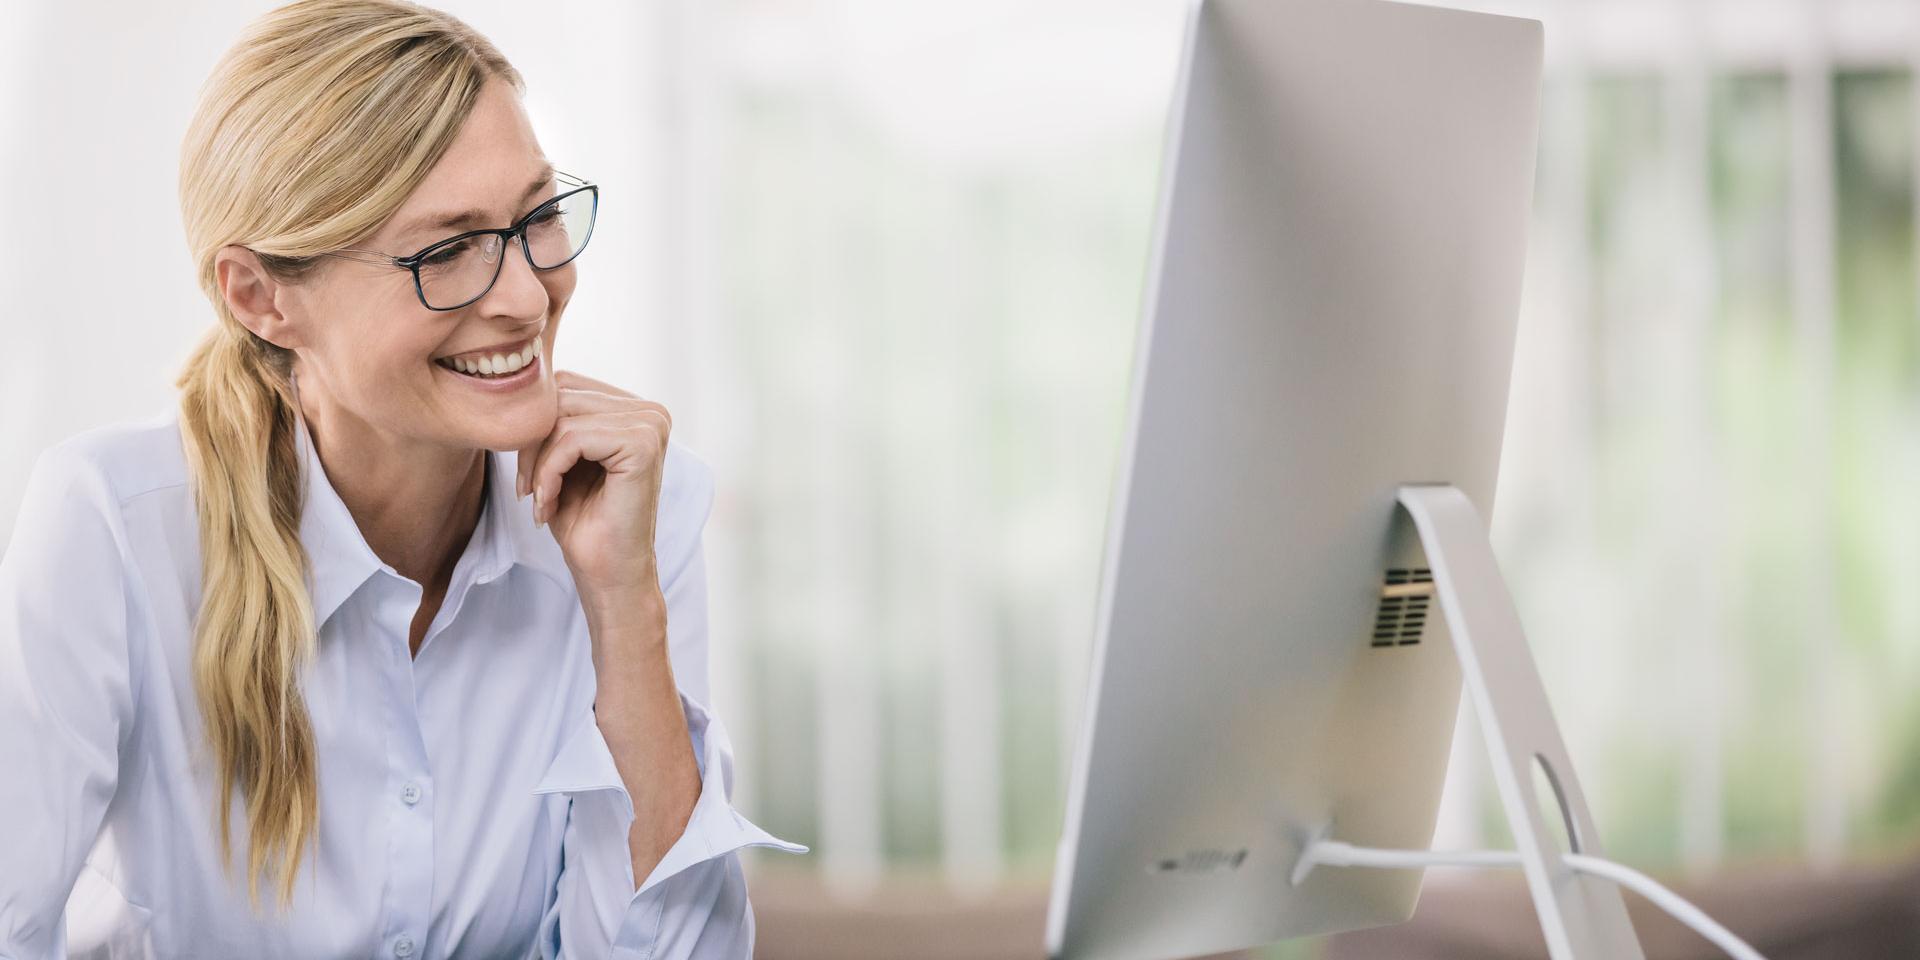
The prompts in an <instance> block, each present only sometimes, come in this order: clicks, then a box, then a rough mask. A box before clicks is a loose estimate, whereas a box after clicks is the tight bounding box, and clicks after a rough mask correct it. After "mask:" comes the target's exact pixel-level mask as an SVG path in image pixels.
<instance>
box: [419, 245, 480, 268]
mask: <svg viewBox="0 0 1920 960" xmlns="http://www.w3.org/2000/svg"><path fill="white" fill-rule="evenodd" d="M472 248H473V240H472V239H471V238H469V239H466V240H462V241H460V242H459V243H450V244H447V245H446V246H444V247H441V248H440V249H438V250H435V251H434V252H432V253H430V254H428V255H427V256H426V258H425V259H423V260H421V261H420V262H421V264H423V265H425V266H430V267H441V266H445V265H447V264H449V263H452V262H453V261H454V260H455V259H457V258H458V257H459V256H460V255H461V254H463V253H466V252H467V251H468V250H470V249H472Z"/></svg>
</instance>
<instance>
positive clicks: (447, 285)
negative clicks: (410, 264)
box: [420, 190, 594, 310]
mask: <svg viewBox="0 0 1920 960" xmlns="http://www.w3.org/2000/svg"><path fill="white" fill-rule="evenodd" d="M593 216H594V192H593V191H592V190H581V191H579V192H577V193H573V194H569V195H567V196H565V197H561V198H560V199H559V200H558V201H557V202H551V203H547V204H545V205H543V206H541V207H540V208H539V209H538V210H536V211H535V212H534V214H533V216H532V217H531V219H529V220H528V222H527V230H526V244H527V255H528V257H529V258H530V259H531V260H532V261H533V265H534V266H535V267H538V268H540V269H542V270H550V269H552V268H554V267H557V266H560V265H561V264H563V263H566V262H567V261H568V260H571V259H573V258H574V257H575V256H577V255H578V254H579V253H580V250H581V248H582V247H585V246H586V245H587V236H588V235H589V234H590V233H592V232H593ZM504 246H505V245H504V243H503V241H502V239H501V237H500V235H499V234H497V233H496V234H482V235H480V236H477V237H466V238H464V239H461V240H457V241H455V242H453V243H450V244H447V245H445V246H442V247H438V248H435V249H434V250H433V251H432V252H430V253H428V254H427V255H426V257H425V258H424V259H422V260H421V261H420V294H421V296H422V298H424V299H425V300H426V303H427V306H429V307H432V308H434V309H439V310H445V309H449V308H452V307H456V306H460V305H462V304H465V303H467V302H469V301H472V300H476V299H478V298H479V297H480V296H481V295H482V294H484V293H486V292H487V290H488V288H490V287H492V286H493V281H494V278H495V277H497V276H498V275H499V273H500V256H501V254H502V252H503V251H504Z"/></svg>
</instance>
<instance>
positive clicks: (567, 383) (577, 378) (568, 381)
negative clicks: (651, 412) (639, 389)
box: [553, 370, 639, 400]
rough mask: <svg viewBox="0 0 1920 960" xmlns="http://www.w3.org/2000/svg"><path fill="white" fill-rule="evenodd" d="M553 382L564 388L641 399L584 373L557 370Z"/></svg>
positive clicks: (628, 391) (630, 392)
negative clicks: (578, 388) (582, 389)
mask: <svg viewBox="0 0 1920 960" xmlns="http://www.w3.org/2000/svg"><path fill="white" fill-rule="evenodd" d="M553 382H554V383H557V384H559V385H561V386H563V387H580V388H585V389H588V390H598V391H600V392H601V393H611V394H615V395H617V396H623V397H633V398H634V399H636V400H638V399H639V397H638V396H636V395H635V394H634V393H633V392H632V391H630V390H622V389H620V388H619V387H616V386H614V385H613V384H611V383H608V382H606V381H605V380H595V379H594V378H592V377H589V376H587V375H586V374H584V373H575V372H574V371H572V370H555V371H554V372H553Z"/></svg>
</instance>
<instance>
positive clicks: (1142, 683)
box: [1047, 0, 1541, 958]
mask: <svg viewBox="0 0 1920 960" xmlns="http://www.w3.org/2000/svg"><path fill="white" fill-rule="evenodd" d="M1540 68H1541V27H1540V24H1539V23H1538V22H1536V21H1532V20H1526V19H1518V18H1510V17H1501V16H1492V15H1486V14H1479V13H1470V12H1464V11H1459V10H1450V9H1442V8H1435V7H1428V6H1417V5H1410V4H1401V3H1393V2H1382V0H1203V2H1196V3H1193V4H1192V7H1191V10H1190V12H1189V19H1188V25H1187V33H1186V39H1185V47H1184V50H1183V53H1182V57H1181V65H1180V69H1179V73H1178V79H1177V82H1176V87H1175V92H1174V96H1173V103H1172V110H1171V113H1170V115H1169V122H1168V126H1167V132H1166V147H1165V153H1164V165H1163V170H1162V180H1161V192H1160V199H1159V206H1158V210H1157V217H1156V223H1155V228H1154V236H1153V241H1152V253H1151V262H1150V267H1149V269H1150V274H1149V276H1150V281H1149V284H1148V288H1147V294H1146V298H1145V302H1144V304H1143V311H1142V314H1143V316H1142V323H1141V327H1140V332H1139V339H1138V342H1137V344H1138V345H1137V350H1136V355H1135V369H1134V374H1133V382H1132V392H1131V397H1130V405H1129V410H1128V414H1127V420H1126V424H1127V426H1126V432H1125V439H1124V446H1123V450H1122V453H1121V458H1120V467H1119V475H1118V478H1117V480H1116V483H1115V487H1114V497H1113V506H1112V512H1111V515H1110V520H1109V524H1108V533H1107V545H1106V550H1105V553H1104V555H1103V558H1102V578H1101V586H1100V591H1099V598H1098V611H1097V615H1096V635H1095V641H1094V652H1093V661H1092V672H1091V678H1090V686H1089V694H1088V698H1087V706H1086V714H1085V718H1084V720H1083V727H1082V730H1081V735H1080V740H1079V743H1078V747H1077V751H1076V753H1075V756H1074V761H1073V770H1072V778H1071V781H1070V787H1069V794H1068V802H1067V811H1066V821H1065V829H1064V833H1063V836H1062V839H1061V843H1060V848H1059V855H1058V860H1057V863H1056V866H1055V874H1054V885H1053V893H1052V900H1051V903H1050V908H1049V912H1048V921H1047V949H1048V951H1049V953H1050V954H1052V955H1054V956H1071V957H1080V958H1149V957H1180V956H1195V955H1200V954H1205V953H1211V952H1217V951H1225V950H1231V949H1237V948H1243V947H1248V946H1252V945H1256V944H1263V943H1269V942H1272V941H1275V940H1280V939H1286V938H1291V937H1299V936H1308V935H1318V934H1325V933H1330V932H1334V931H1339V930H1346V929H1353V928H1359V927H1365V926H1373V925H1379V924H1385V923H1392V922H1396V921H1400V920H1404V919H1406V918H1407V917H1409V916H1410V915H1411V914H1412V911H1413V907H1414V903H1415V900H1416V898H1417V896H1418V893H1419V884H1420V881H1421V874H1420V872H1419V871H1417V870H1327V869H1322V870H1318V871H1315V872H1314V873H1312V874H1311V875H1310V876H1308V877H1307V878H1306V879H1305V880H1304V882H1301V883H1300V884H1299V885H1297V886H1296V885H1294V883H1292V882H1291V881H1292V879H1293V878H1292V874H1293V873H1294V871H1295V868H1296V867H1297V866H1299V861H1300V854H1301V851H1302V849H1303V847H1304V846H1305V844H1307V843H1308V842H1309V840H1310V839H1311V838H1312V837H1313V836H1315V834H1316V831H1324V830H1325V829H1326V827H1327V825H1328V824H1329V823H1332V824H1337V825H1338V832H1339V835H1340V838H1341V839H1342V840H1345V841H1348V842H1353V843H1360V844H1368V845H1373V846H1384V847H1400V848H1413V849H1424V848H1426V847H1427V846H1428V845H1429V844H1430V843H1431V841H1432V838H1433V831H1434V825H1435V819H1436V815H1437V811H1438V807H1439V800H1440V793H1441V786H1442V782H1443V780H1444V778H1445V775H1446V767H1447V759H1448V754H1449V748H1450V745H1451V743H1452V739H1453V735H1454V727H1455V720H1456V716H1457V711H1458V705H1459V702H1460V691H1461V668H1460V663H1459V661H1458V659H1457V658H1456V655H1455V652H1454V651H1453V649H1452V648H1451V646H1450V642H1449V637H1448V630H1447V627H1446V624H1445V623H1443V622H1442V618H1441V617H1440V616H1438V615H1429V614H1433V613H1434V607H1435V606H1436V604H1435V602H1434V599H1433V597H1432V590H1431V589H1430V586H1429V585H1430V582H1431V581H1430V577H1431V574H1430V572H1429V565H1428V563H1427V561H1426V559H1425V555H1424V553H1423V551H1422V548H1421V540H1420V537H1419V535H1418V534H1417V533H1415V532H1414V530H1413V529H1412V526H1411V524H1410V523H1409V522H1408V521H1407V519H1406V516H1405V514H1404V513H1403V512H1402V511H1401V510H1400V509H1399V508H1398V506H1397V500H1396V496H1397V494H1396V492H1397V491H1398V490H1400V489H1401V488H1402V487H1403V486H1404V485H1408V484H1445V485H1451V486H1452V487H1455V488H1457V489H1458V490H1460V491H1462V492H1464V494H1465V495H1466V497H1467V498H1468V499H1469V500H1470V501H1471V503H1472V506H1473V507H1474V508H1475V509H1477V511H1478V514H1479V516H1481V517H1490V516H1491V515H1492V510H1493V496H1494V479H1495V475H1496V472H1497V470H1498V466H1499V459H1500V444H1501V434H1502V429H1503V426H1504V423H1505V414H1506V406H1507V393H1508V381H1509V373H1510V370H1511V366H1512V362H1513V341H1514V330H1515V324H1516V319H1517V315H1518V309H1519V300H1520V287H1521V274H1522V265H1523V262H1524V259H1525V248H1526V228H1527V220H1528V213H1529V209H1530V201H1531V197H1532V185H1533V171H1534V155H1535V145H1536V140H1537V134H1536V130H1537V110H1538V95H1539V82H1540Z"/></svg>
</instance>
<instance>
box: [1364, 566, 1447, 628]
mask: <svg viewBox="0 0 1920 960" xmlns="http://www.w3.org/2000/svg"><path fill="white" fill-rule="evenodd" d="M1432 605H1433V571H1432V570H1429V569H1426V568H1424V567H1396V568H1394V569H1391V570H1388V571H1387V576H1386V583H1385V584H1384V585H1383V586H1382V587H1381V588H1380V609H1379V612H1377V613H1375V614H1374V618H1373V642H1372V644H1371V645H1372V646H1375V647H1404V646H1410V645H1412V644H1416V643H1419V642H1420V637H1421V635H1422V634H1424V633H1425V632H1426V627H1427V612H1428V610H1429V608H1430V607H1431V606H1432Z"/></svg>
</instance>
